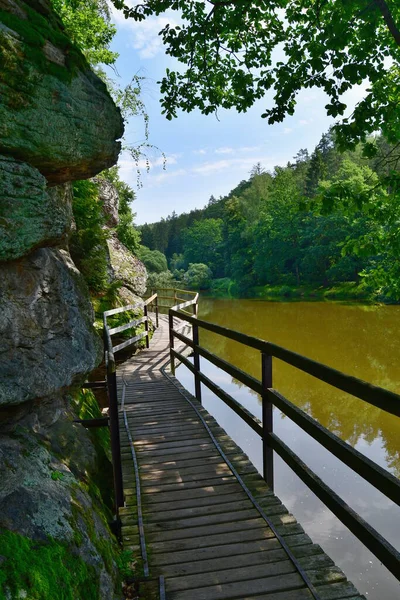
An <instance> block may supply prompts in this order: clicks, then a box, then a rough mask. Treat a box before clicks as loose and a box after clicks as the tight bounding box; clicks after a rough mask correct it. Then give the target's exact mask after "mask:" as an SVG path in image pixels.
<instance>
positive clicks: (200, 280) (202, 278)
mask: <svg viewBox="0 0 400 600" xmlns="http://www.w3.org/2000/svg"><path fill="white" fill-rule="evenodd" d="M211 279H212V273H211V270H210V269H209V268H208V266H207V265H205V264H202V263H195V264H190V265H189V268H188V270H187V271H186V273H185V275H184V276H183V281H184V282H185V284H186V285H187V287H188V288H189V289H190V288H193V289H196V290H207V289H208V288H209V287H210V286H211Z"/></svg>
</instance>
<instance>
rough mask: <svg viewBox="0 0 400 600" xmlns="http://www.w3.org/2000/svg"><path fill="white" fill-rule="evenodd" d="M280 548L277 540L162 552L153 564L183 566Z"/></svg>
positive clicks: (154, 558)
mask: <svg viewBox="0 0 400 600" xmlns="http://www.w3.org/2000/svg"><path fill="white" fill-rule="evenodd" d="M279 548H280V544H279V542H278V540H277V539H276V538H271V539H263V540H257V541H254V540H252V541H248V542H236V543H233V544H223V545H221V546H210V547H209V548H197V549H194V550H184V551H180V552H169V553H165V552H164V553H163V552H161V553H157V554H154V555H153V560H152V562H153V564H154V565H155V566H161V565H174V564H182V563H184V562H186V563H193V562H195V561H198V560H210V559H215V558H220V557H223V556H225V557H228V556H235V555H239V556H243V555H244V554H253V553H254V552H260V551H262V552H268V551H269V550H277V549H279Z"/></svg>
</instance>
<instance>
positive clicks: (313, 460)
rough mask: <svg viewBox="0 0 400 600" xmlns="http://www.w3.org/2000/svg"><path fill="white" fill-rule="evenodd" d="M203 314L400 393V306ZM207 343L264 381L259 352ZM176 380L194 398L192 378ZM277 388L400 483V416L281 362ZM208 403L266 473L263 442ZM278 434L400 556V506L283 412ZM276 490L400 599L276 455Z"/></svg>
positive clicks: (304, 306)
mask: <svg viewBox="0 0 400 600" xmlns="http://www.w3.org/2000/svg"><path fill="white" fill-rule="evenodd" d="M199 317H200V318H203V319H205V320H208V321H212V322H214V323H218V324H220V325H224V326H226V327H230V328H232V329H237V330H239V331H243V332H246V333H249V334H250V335H254V336H257V337H261V338H263V339H265V340H268V341H271V342H274V343H276V344H279V345H281V346H284V347H286V348H288V349H290V350H294V351H296V352H299V353H301V354H303V355H305V356H308V357H310V358H313V359H315V360H318V361H320V362H322V363H325V364H326V365H329V366H332V367H335V368H336V369H339V370H341V371H343V372H345V373H348V374H349V375H354V376H356V377H359V378H360V379H364V380H366V381H368V382H370V383H374V384H375V385H379V386H382V387H385V388H387V389H390V390H392V391H394V392H396V393H398V394H400V345H399V329H400V306H382V307H380V306H362V305H345V304H338V303H327V302H324V303H322V302H312V303H306V302H293V303H280V302H264V301H259V300H228V299H223V300H222V299H211V298H201V301H200V312H199ZM200 343H201V345H203V346H205V347H206V348H208V349H209V350H212V351H213V352H214V353H216V354H218V355H219V356H221V357H223V358H225V359H226V360H228V361H229V362H231V363H233V364H234V365H236V366H238V367H240V368H241V369H243V370H245V371H247V372H248V373H250V374H252V375H254V376H256V377H258V378H260V354H259V352H257V351H255V350H252V349H250V348H246V347H244V346H242V345H241V344H238V343H237V342H233V341H230V340H227V339H224V338H221V337H220V336H217V335H215V334H212V333H209V332H207V331H202V330H200ZM201 361H202V362H201V369H202V371H203V372H205V373H206V374H207V375H208V376H209V377H211V378H212V379H213V380H214V381H215V382H216V383H218V385H220V386H221V387H222V388H223V389H225V390H226V391H228V392H229V393H230V394H231V395H232V396H233V397H234V398H236V399H237V400H239V401H240V402H241V403H242V404H243V405H244V406H246V407H247V408H248V409H249V410H250V411H251V412H252V413H253V414H254V415H256V416H257V417H259V418H261V404H260V400H259V398H258V397H257V395H256V394H254V393H253V392H252V391H250V390H249V389H247V388H246V387H244V386H243V385H242V384H241V383H239V382H238V381H235V380H233V379H232V378H231V377H230V376H229V375H226V374H225V373H223V372H222V371H221V370H219V369H217V368H216V367H214V366H213V365H211V364H210V363H209V362H207V361H206V360H204V359H201ZM177 376H178V377H179V379H180V380H181V382H182V383H183V384H184V385H185V387H186V388H188V389H190V390H191V391H192V392H193V389H194V386H193V376H192V375H191V373H190V372H189V371H188V370H187V369H186V368H185V367H182V366H181V367H179V369H178V370H177ZM273 385H274V388H276V389H277V390H279V391H280V392H281V393H282V394H284V395H285V396H286V397H287V398H288V399H289V400H291V401H292V402H294V403H296V404H297V405H298V406H300V407H301V408H302V409H303V410H305V411H306V412H308V413H309V414H310V415H311V416H312V417H313V418H314V419H316V420H317V421H319V422H320V423H321V424H322V425H324V426H325V427H328V428H329V429H330V430H331V431H333V432H334V433H336V434H337V435H339V436H340V437H341V438H342V439H343V440H345V441H347V442H348V443H349V444H351V445H352V446H354V447H355V448H357V450H359V451H360V452H362V453H364V454H365V455H366V456H368V457H369V458H371V459H373V460H374V461H375V462H377V463H378V464H379V465H381V466H383V467H385V468H387V469H388V470H389V471H391V472H392V473H393V474H394V475H396V476H397V477H400V419H399V418H397V417H394V416H391V415H388V414H386V413H384V412H382V411H381V410H379V409H377V408H375V407H373V406H370V405H368V404H367V403H366V402H363V401H362V400H358V399H357V398H353V397H352V396H349V395H348V394H345V393H343V392H341V391H339V390H335V389H334V388H332V387H331V386H329V385H327V384H325V383H323V382H319V381H317V380H315V379H314V378H313V377H311V376H309V375H306V374H304V373H301V372H300V371H297V370H296V369H294V368H293V367H290V366H289V365H285V364H284V363H282V362H280V361H278V360H277V359H274V364H273ZM202 394H203V404H204V406H205V408H207V410H208V411H209V412H210V413H211V414H213V415H214V416H215V418H216V419H217V421H218V422H219V423H220V424H221V425H222V426H223V427H224V429H225V430H226V431H227V432H228V433H229V434H230V435H231V437H232V438H233V439H234V440H235V441H236V442H237V443H238V444H239V446H241V447H242V448H243V450H244V451H245V452H246V453H247V454H248V455H249V457H250V459H251V460H252V461H253V463H254V464H255V465H256V467H257V468H258V469H259V470H260V471H261V467H262V457H261V442H260V439H259V438H258V436H257V435H256V434H255V433H254V432H253V431H252V430H251V429H250V428H249V427H248V426H247V425H246V424H245V423H243V421H242V420H241V419H240V418H239V417H237V416H236V415H235V414H234V413H233V411H231V410H230V409H229V407H227V406H226V405H225V404H224V403H223V402H222V401H221V400H219V399H218V398H217V397H216V396H214V395H213V394H212V393H211V392H210V391H209V390H208V389H207V388H205V387H204V386H203V387H202ZM274 430H275V433H277V435H278V436H279V437H281V438H282V439H283V441H284V442H286V443H287V444H288V445H289V446H290V447H291V448H292V449H293V450H294V451H295V452H296V453H297V454H298V455H299V456H300V457H301V458H302V459H303V461H305V463H306V464H308V465H309V466H310V467H311V468H312V469H313V470H314V471H315V472H316V473H317V475H319V476H320V477H321V478H322V479H323V480H324V481H325V482H326V483H327V484H328V485H329V486H330V487H332V488H333V489H334V490H335V491H336V492H337V493H338V494H340V495H341V496H342V498H343V499H344V500H345V501H346V502H347V503H348V504H349V505H350V506H351V507H352V508H353V509H355V510H356V511H357V512H358V513H359V514H360V515H361V516H362V517H363V518H364V519H366V520H367V521H368V522H369V523H370V524H371V525H372V526H373V527H375V528H376V529H377V530H378V531H379V532H380V533H381V534H382V535H384V536H385V537H386V538H387V539H388V540H389V541H390V542H391V543H392V544H393V545H394V546H395V547H396V548H397V549H399V550H400V508H399V507H397V506H396V505H394V504H393V503H392V502H391V501H390V500H387V499H386V498H385V497H384V496H383V495H382V494H381V493H380V492H379V491H378V490H376V489H375V488H374V487H373V486H371V485H370V484H368V483H366V482H364V481H363V480H362V478H360V477H359V476H357V475H356V474H355V473H354V472H353V471H352V470H350V469H349V468H348V467H346V465H344V464H343V463H341V462H340V461H339V460H337V459H336V458H335V457H334V456H332V455H331V454H330V453H329V452H328V451H327V450H325V449H324V448H323V447H322V446H320V445H319V444H318V443H317V442H315V441H314V440H313V439H312V438H311V437H309V436H308V434H306V433H305V432H303V431H302V430H301V429H300V428H299V427H297V425H295V424H294V423H292V422H291V421H290V420H289V419H288V418H287V417H285V416H284V415H282V414H281V413H280V412H279V411H278V410H277V409H274ZM275 492H276V494H277V495H278V496H279V497H280V498H281V500H282V501H283V502H284V504H286V506H287V508H288V509H289V510H290V511H291V512H293V513H294V515H295V516H296V517H297V519H298V520H299V521H300V523H301V524H302V525H303V527H304V529H305V530H306V532H307V533H308V534H309V535H310V536H311V537H312V539H313V541H314V542H315V543H319V544H320V545H321V546H322V547H323V548H324V550H325V551H326V552H327V553H328V554H329V555H330V556H331V558H332V559H333V560H334V561H335V562H336V564H338V565H339V566H340V567H341V568H342V569H343V571H344V572H345V573H346V575H347V576H348V578H349V579H350V580H351V581H353V583H354V584H355V585H356V587H357V588H358V589H359V591H360V592H361V593H364V594H365V595H366V596H367V598H369V599H371V600H399V599H400V585H399V583H398V582H397V581H396V580H395V579H394V577H393V576H392V575H391V574H390V573H389V572H388V571H387V570H386V569H385V568H384V567H383V566H382V565H381V564H380V563H379V561H378V560H377V559H376V558H375V557H374V556H373V555H372V554H371V553H370V552H369V551H368V550H366V549H365V548H364V547H363V545H362V544H361V543H360V542H359V541H358V540H357V539H356V538H355V537H354V536H353V535H352V534H351V533H350V532H349V531H348V530H347V529H346V527H344V526H343V525H342V524H341V523H340V521H338V519H336V517H335V516H334V515H332V513H331V512H330V511H329V510H328V509H326V508H325V507H324V505H323V504H322V503H321V502H320V501H319V500H318V498H316V497H315V496H314V494H313V493H312V492H311V491H309V490H308V488H307V487H306V486H305V485H304V484H303V483H302V482H301V481H300V480H299V479H298V477H297V476H296V475H295V474H294V473H292V471H291V470H290V469H289V468H288V467H287V466H286V465H285V463H284V462H283V461H282V460H281V459H280V458H279V457H275Z"/></svg>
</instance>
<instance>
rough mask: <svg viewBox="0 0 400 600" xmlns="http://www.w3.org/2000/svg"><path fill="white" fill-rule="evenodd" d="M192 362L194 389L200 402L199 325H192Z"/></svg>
mask: <svg viewBox="0 0 400 600" xmlns="http://www.w3.org/2000/svg"><path fill="white" fill-rule="evenodd" d="M192 327H193V344H194V346H193V364H194V389H195V396H196V399H197V400H198V401H199V402H200V403H201V382H200V377H199V371H200V355H199V351H198V346H199V326H198V325H193V326H192Z"/></svg>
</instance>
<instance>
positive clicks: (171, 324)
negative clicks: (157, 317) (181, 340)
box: [168, 313, 175, 375]
mask: <svg viewBox="0 0 400 600" xmlns="http://www.w3.org/2000/svg"><path fill="white" fill-rule="evenodd" d="M168 323H169V353H170V362H171V373H172V375H175V357H174V353H173V349H174V317H173V316H172V315H171V313H169V314H168Z"/></svg>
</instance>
